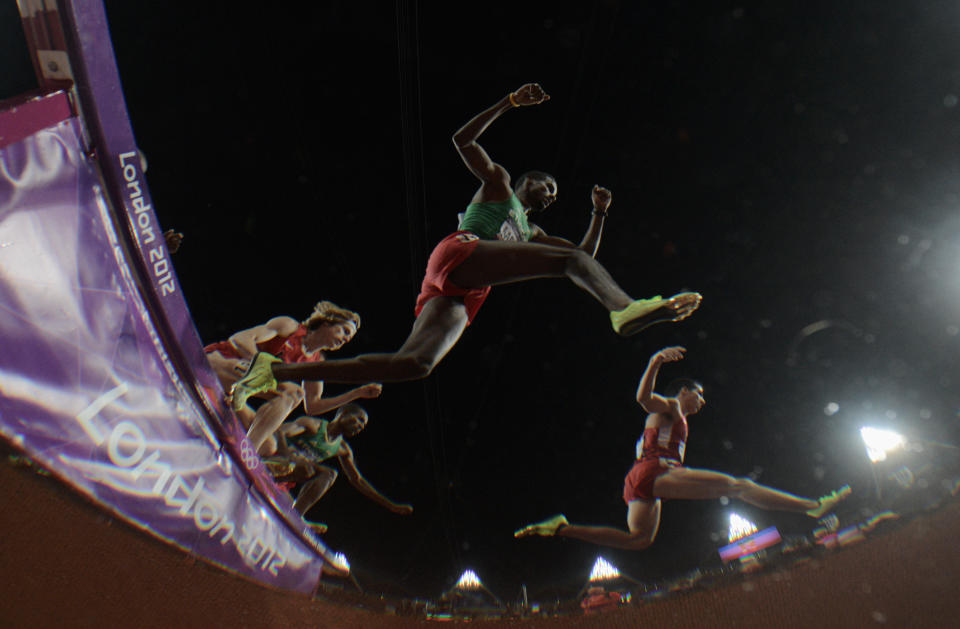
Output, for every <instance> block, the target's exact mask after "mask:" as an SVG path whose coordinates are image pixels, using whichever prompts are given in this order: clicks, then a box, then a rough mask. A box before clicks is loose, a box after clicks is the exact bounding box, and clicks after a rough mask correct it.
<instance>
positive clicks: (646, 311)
mask: <svg viewBox="0 0 960 629" xmlns="http://www.w3.org/2000/svg"><path fill="white" fill-rule="evenodd" d="M702 299H703V296H702V295H701V294H700V293H678V294H676V295H674V296H673V297H671V298H670V299H664V298H662V297H661V296H660V295H656V296H654V297H651V298H650V299H638V300H636V301H635V302H633V303H632V304H630V305H629V306H627V307H626V308H624V309H623V310H614V311H612V312H611V313H610V323H612V324H613V331H614V332H616V333H617V334H619V335H620V336H631V335H633V334H636V333H637V332H640V331H641V330H643V329H645V328H648V327H650V326H651V325H653V324H654V323H661V322H663V321H680V320H682V319H686V318H687V317H689V316H690V315H691V314H693V311H694V310H696V309H697V307H698V306H700V300H702Z"/></svg>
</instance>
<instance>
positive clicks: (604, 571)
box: [590, 557, 620, 582]
mask: <svg viewBox="0 0 960 629" xmlns="http://www.w3.org/2000/svg"><path fill="white" fill-rule="evenodd" d="M619 576H620V571H619V570H617V568H616V567H615V566H614V565H613V564H612V563H610V562H609V561H607V560H606V559H604V558H603V557H597V561H596V563H594V564H593V570H591V571H590V581H591V582H593V581H606V580H607V579H616V578H617V577H619Z"/></svg>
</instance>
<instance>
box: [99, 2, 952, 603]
mask: <svg viewBox="0 0 960 629" xmlns="http://www.w3.org/2000/svg"><path fill="white" fill-rule="evenodd" d="M106 4H107V9H108V16H109V19H110V21H111V28H112V32H113V36H114V45H115V48H116V54H117V58H118V63H119V66H120V71H121V76H122V79H123V82H124V89H125V93H126V98H127V104H128V107H129V109H130V114H131V118H132V121H133V126H134V131H135V134H136V137H137V140H138V143H139V145H140V147H141V149H142V150H143V151H144V152H145V153H146V155H147V157H148V159H149V165H150V168H149V172H148V175H147V179H148V182H149V185H150V188H151V193H152V195H153V198H154V201H155V207H156V210H157V214H158V216H159V219H160V221H161V223H163V224H164V225H165V226H169V227H175V228H177V229H178V230H180V231H183V232H185V233H186V239H185V241H184V244H183V247H182V249H181V251H180V252H179V253H178V254H177V255H176V258H175V262H176V266H177V270H178V273H179V278H180V281H181V284H182V287H183V290H184V292H185V295H186V297H187V301H188V303H189V304H190V308H191V310H192V312H193V316H194V319H195V321H196V324H197V328H198V330H199V332H200V335H201V337H202V338H203V339H204V340H205V341H213V340H218V339H221V338H224V337H226V336H227V335H229V334H230V333H232V332H233V331H235V330H238V329H242V328H245V327H249V326H251V325H254V324H257V323H260V322H262V321H264V320H266V319H268V318H269V317H271V316H275V315H279V314H288V315H291V316H294V317H296V318H303V317H305V316H306V315H307V314H308V313H309V312H310V310H311V308H312V306H313V304H314V303H315V302H316V301H318V300H320V299H330V300H333V301H335V302H337V303H339V304H341V305H343V306H347V307H350V308H353V309H355V310H357V311H359V312H360V313H361V315H362V316H363V326H362V328H361V330H360V332H359V334H358V336H357V338H356V340H354V341H353V342H352V343H351V344H350V345H348V346H347V347H345V348H344V349H342V350H340V353H341V354H342V355H352V354H354V353H360V352H364V351H384V350H390V349H393V348H395V347H397V346H398V345H399V344H400V342H401V341H402V340H403V338H404V337H405V336H406V333H407V331H408V330H409V326H410V324H411V323H412V321H413V312H412V309H413V300H414V297H415V294H416V287H417V286H418V285H419V281H420V276H421V272H422V267H423V264H424V262H425V259H426V256H427V254H428V253H429V250H430V248H431V247H432V246H433V244H434V243H435V242H436V241H437V240H439V239H440V238H441V237H442V236H444V235H445V234H447V233H448V232H450V231H452V229H453V228H454V227H455V224H456V216H455V215H456V213H457V212H458V211H461V210H462V208H463V207H464V206H465V205H466V203H467V202H468V201H469V199H470V196H471V195H472V193H473V191H474V190H475V188H476V182H475V180H473V178H472V176H471V175H470V174H469V173H468V172H467V170H466V169H465V168H464V167H463V166H462V164H461V162H460V159H459V158H458V156H457V155H456V153H455V151H454V149H453V147H452V145H451V143H450V136H451V135H452V133H453V132H454V131H455V130H456V129H457V128H458V127H459V126H460V125H461V124H463V123H464V122H466V121H467V120H468V119H469V118H470V117H471V116H473V115H474V114H476V113H478V112H479V111H481V110H482V109H484V108H486V107H487V106H489V105H491V104H492V103H494V102H495V101H496V100H498V99H499V98H501V97H502V96H503V95H505V94H506V93H507V92H508V91H510V90H512V89H516V88H517V87H519V86H520V85H521V84H523V83H525V82H528V81H537V82H539V83H541V84H542V85H543V87H544V88H545V89H546V90H547V91H548V92H549V93H550V94H551V96H552V99H551V100H550V102H548V103H546V104H544V105H542V106H539V107H535V108H525V109H522V110H517V111H510V112H508V113H506V114H505V115H504V116H503V117H502V118H501V119H500V120H498V121H496V122H495V123H494V125H493V126H492V127H491V128H490V129H489V130H488V131H487V133H486V134H485V135H484V136H483V137H482V138H481V143H482V145H483V146H484V147H485V148H486V149H487V150H488V152H489V153H490V154H491V156H492V157H493V158H494V159H495V160H496V161H498V162H500V163H502V164H503V165H504V166H505V167H506V168H507V169H508V170H509V171H511V172H512V173H514V174H518V173H520V172H523V171H525V170H530V169H534V168H536V169H543V170H548V171H550V172H553V173H555V174H556V176H557V178H558V180H559V184H560V201H559V202H558V203H557V205H556V206H554V207H553V208H551V209H550V211H549V212H548V213H547V214H545V215H544V216H542V217H539V219H538V220H537V222H538V224H540V225H541V226H542V227H543V228H544V229H545V230H546V231H547V232H548V233H554V234H557V235H562V236H565V237H567V238H569V239H571V240H579V238H580V236H581V234H582V232H583V230H584V229H585V228H586V225H587V222H588V219H589V208H590V205H589V191H590V187H591V186H592V185H593V184H594V183H599V184H601V185H605V186H607V187H609V188H610V189H611V190H613V193H614V202H613V206H612V208H611V214H610V218H609V219H608V221H607V228H606V232H605V234H604V239H603V243H602V245H601V249H600V254H599V256H598V257H599V259H600V261H601V262H603V264H604V265H605V266H607V268H608V269H609V270H610V271H611V273H612V274H613V275H614V277H616V278H617V279H618V280H619V281H620V282H621V283H622V285H623V286H624V288H625V289H626V290H627V291H628V292H630V293H632V294H634V295H636V296H647V295H649V294H654V293H662V294H672V293H675V292H678V291H679V290H681V289H684V288H688V289H694V290H698V291H700V292H702V293H703V294H704V303H703V306H702V307H701V309H700V311H699V312H698V313H697V314H696V315H695V316H694V317H693V318H691V319H690V320H688V321H686V322H683V323H681V324H676V325H663V326H658V327H655V328H653V329H651V330H649V331H647V332H645V333H643V334H641V335H638V336H636V337H632V338H630V339H622V338H619V337H617V336H616V335H615V334H613V333H612V332H611V331H610V330H609V327H608V323H607V318H606V316H605V314H604V312H603V310H602V309H601V308H600V307H598V306H597V305H596V304H595V303H594V302H593V301H592V300H591V299H590V298H589V296H587V295H585V294H584V293H581V292H580V291H578V290H577V289H576V288H575V287H573V286H572V285H570V284H569V283H568V282H565V281H562V280H553V281H538V282H532V283H527V284H523V285H518V286H509V287H501V288H497V289H495V290H494V291H493V293H492V295H491V297H490V299H489V300H488V302H487V304H486V305H485V306H484V308H483V310H482V311H481V313H480V315H479V316H478V318H477V320H476V322H475V324H474V325H473V326H472V327H471V328H469V329H468V331H467V333H466V335H465V337H464V338H463V340H462V341H461V343H460V344H459V345H458V346H457V347H456V348H455V349H454V351H453V352H452V353H451V355H450V356H448V358H447V359H446V360H445V361H444V363H443V364H442V365H441V366H440V368H439V369H438V371H437V373H435V374H434V376H432V377H431V378H430V379H429V380H428V381H427V382H426V384H424V383H406V384H394V385H389V386H387V387H386V388H385V390H384V393H383V396H382V397H381V398H380V399H379V400H374V401H369V402H368V403H367V404H366V407H367V409H368V410H369V412H370V414H371V422H370V426H369V428H368V429H367V431H366V432H365V433H364V434H362V435H361V436H359V437H358V438H357V439H356V440H355V441H354V450H355V452H356V455H357V460H358V464H359V466H360V468H361V470H362V471H364V472H365V473H366V475H367V477H368V478H369V479H370V480H371V481H372V482H373V483H374V485H376V486H377V487H378V488H380V489H381V490H382V491H383V492H384V493H385V494H387V495H389V496H391V497H392V498H394V499H397V500H403V501H409V502H411V503H413V504H414V506H415V509H416V510H415V513H414V515H412V516H410V517H408V518H403V517H400V516H395V515H392V514H389V513H387V512H385V511H383V510H382V509H380V508H378V507H377V506H376V505H374V504H372V503H370V502H368V501H366V500H365V499H364V498H362V497H361V496H359V495H358V494H357V493H356V492H355V491H354V490H353V489H352V487H350V485H349V484H348V483H347V482H346V479H345V478H343V477H341V479H340V481H338V482H337V484H336V486H335V487H334V489H333V490H332V491H331V494H330V495H329V496H328V497H327V498H325V499H324V501H323V502H322V503H321V504H320V505H319V506H318V508H317V509H316V510H315V511H314V512H313V513H312V515H313V516H314V517H316V518H317V519H320V520H323V521H325V522H328V523H329V524H330V527H331V530H330V533H329V534H328V535H327V538H326V539H327V542H328V543H329V545H330V546H331V547H333V548H334V549H337V550H343V551H344V552H345V553H346V554H347V556H348V557H349V558H350V560H351V562H352V563H353V565H354V570H355V573H356V575H357V578H358V579H359V580H360V582H361V583H362V584H364V585H365V586H367V587H368V588H369V589H372V590H374V591H376V590H380V591H387V592H390V593H399V594H407V595H423V596H435V595H437V594H438V593H439V592H440V591H442V590H444V589H447V588H448V587H450V586H451V585H452V584H453V582H454V581H455V580H456V579H457V577H458V576H459V575H460V573H461V572H462V571H463V570H464V569H466V568H472V569H474V570H476V571H477V572H478V574H479V575H480V577H481V578H482V579H484V581H485V583H486V584H487V585H488V587H490V588H491V589H492V590H493V591H494V592H496V593H497V594H498V595H500V596H501V597H502V598H506V599H513V598H515V597H516V596H517V595H518V593H519V588H520V584H521V583H526V584H527V585H528V587H529V588H530V593H531V596H532V597H533V598H534V599H535V600H536V599H538V598H540V599H549V598H552V597H553V595H554V594H555V593H558V592H563V593H566V592H567V591H568V590H570V589H573V590H574V591H576V589H577V588H578V587H579V586H580V585H581V583H582V582H583V580H584V579H585V577H586V574H587V573H588V572H589V569H590V567H591V565H592V564H593V561H594V559H595V557H596V556H597V555H598V552H600V553H602V554H603V556H604V557H606V558H607V559H609V560H610V561H611V562H612V563H614V564H615V565H617V566H618V567H620V568H621V569H622V570H624V571H625V572H627V573H628V574H630V575H632V576H634V577H635V578H638V579H641V580H646V581H655V580H657V579H662V578H669V577H674V576H677V575H679V574H681V573H683V572H685V571H688V570H690V569H692V568H694V567H696V566H697V565H702V564H708V563H711V562H712V563H717V562H718V560H717V559H716V553H715V550H716V547H717V546H718V545H719V543H718V542H716V541H715V540H712V539H711V533H717V532H721V533H725V526H726V518H727V515H728V513H729V512H730V507H724V506H722V505H720V504H718V503H717V502H712V501H711V502H703V503H679V502H671V503H668V504H667V505H665V507H664V512H663V521H662V526H661V532H660V536H659V538H658V540H657V542H656V544H655V545H654V546H653V547H652V548H651V549H649V550H647V551H644V552H642V553H636V552H634V553H631V552H626V551H613V550H608V549H603V550H602V551H598V549H597V548H596V547H591V546H588V545H586V544H582V543H578V542H573V541H568V540H540V539H533V540H520V541H515V540H514V539H513V538H512V536H511V533H512V531H513V530H514V529H515V528H516V527H518V526H519V525H521V524H523V523H525V522H528V521H531V520H534V519H540V518H541V517H546V516H549V515H551V514H553V513H556V512H558V511H563V512H564V513H565V514H566V515H567V516H568V518H570V520H571V521H577V522H584V523H608V524H613V525H618V526H623V525H624V524H625V507H624V504H623V502H622V500H621V498H620V492H621V489H622V478H623V474H624V473H625V471H626V470H627V469H628V467H629V466H630V463H631V459H632V456H633V447H634V441H635V439H636V438H637V436H639V434H640V432H641V429H642V422H643V419H644V415H643V413H642V410H641V409H640V408H639V406H637V405H636V403H635V402H634V401H633V394H634V390H635V387H636V384H637V380H638V379H639V377H640V375H641V373H642V371H643V368H644V366H645V365H646V361H647V359H648V357H649V355H650V354H651V353H653V352H654V351H656V350H657V349H659V348H661V347H663V346H666V345H676V344H680V345H684V346H686V347H687V348H688V350H689V352H688V357H687V359H686V360H685V361H684V362H683V363H681V364H679V365H670V366H667V367H666V368H665V369H664V373H663V377H662V378H661V383H665V382H666V381H667V380H669V379H671V378H672V377H677V376H680V375H688V376H691V377H696V378H698V379H700V380H702V382H703V383H704V385H705V387H706V395H707V399H708V405H707V407H706V409H705V410H704V411H703V412H702V413H701V414H700V415H696V416H694V417H693V418H692V419H691V437H690V442H689V445H688V449H687V463H688V464H689V465H691V466H695V467H706V468H712V469H718V470H721V471H726V472H729V473H733V474H738V475H742V474H748V473H751V472H753V473H754V474H756V475H758V476H757V478H758V480H759V481H760V482H763V483H766V484H771V485H775V486H779V487H782V488H784V489H787V490H790V491H794V492H797V493H800V494H807V495H820V494H821V493H823V492H825V491H827V490H829V489H832V488H834V487H836V486H838V485H840V484H842V483H844V482H849V483H851V484H852V485H853V486H854V489H855V491H856V490H862V491H859V492H858V493H857V494H855V496H854V498H851V501H850V507H849V509H848V511H849V512H850V513H851V517H856V515H857V509H858V508H860V507H869V501H868V499H867V497H866V496H867V495H868V494H869V488H870V483H871V482H872V481H871V479H870V471H869V468H868V464H867V460H866V457H865V455H864V453H863V447H862V444H861V442H860V440H859V436H858V434H857V428H859V426H861V425H863V424H866V423H870V424H873V425H878V426H883V427H890V428H894V429H897V430H899V431H901V432H903V433H906V434H907V435H909V436H913V437H916V438H922V439H928V440H933V441H946V442H954V443H955V442H957V440H958V436H960V435H958V433H960V426H958V421H957V414H956V411H957V408H958V407H960V399H958V398H960V395H958V393H957V385H958V375H957V350H958V343H960V338H958V334H957V327H956V326H960V314H958V307H960V282H958V280H957V278H956V274H955V272H954V269H956V267H957V265H958V264H960V247H958V244H960V216H958V208H960V179H958V174H960V172H958V170H960V160H958V158H957V151H956V144H957V142H958V139H960V119H958V106H957V102H958V96H960V61H958V60H960V38H958V37H957V36H956V32H955V31H956V25H957V24H958V23H960V7H958V6H957V4H956V3H953V2H946V1H936V2H933V1H923V2H916V3H906V2H890V1H884V0H880V1H877V0H869V1H868V0H856V1H853V2H846V3H840V5H838V4H837V3H834V2H802V3H801V2H795V3H769V2H767V3H764V2H745V3H729V2H719V3H696V2H682V1H678V2H668V3H635V2H622V1H618V0H603V1H599V2H582V3H575V6H569V7H561V6H558V5H560V4H570V5H574V3H556V2H527V3H523V4H522V8H518V3H506V2H493V3H486V4H483V5H482V6H481V5H477V7H476V8H474V7H472V6H471V5H469V4H467V3H459V2H438V1H428V2H422V3H420V4H419V6H418V7H416V10H414V9H413V8H411V7H409V6H407V7H406V10H407V11H408V12H406V13H404V12H402V11H401V12H400V17H399V19H398V11H397V7H396V5H394V4H391V3H360V2H345V1H333V0H327V1H324V2H317V3H302V6H300V7H298V8H296V9H289V8H288V6H289V5H274V6H270V7H267V6H266V5H262V6H261V7H259V8H257V9H256V10H248V9H243V8H238V7H239V6H240V5H237V4H236V3H226V2H211V3H192V4H191V5H190V6H189V7H187V6H185V5H183V4H182V3H181V4H171V3H167V2H137V3H130V2H120V1H113V0H108V1H107V3H106ZM397 4H399V5H401V6H406V5H409V4H414V3H413V2H412V1H411V2H407V3H404V2H398V3H397ZM773 5H777V6H773ZM779 5H783V6H779ZM398 24H399V25H401V27H402V28H400V27H398ZM398 32H399V33H400V41H401V44H400V45H399V46H398ZM411 42H415V44H412V43H411ZM401 52H402V54H400V53H401ZM417 61H418V62H419V67H417V63H416V62H417ZM401 112H403V113H401ZM404 125H406V133H405V126H404ZM417 146H421V147H422V158H418V156H417V150H416V147H417ZM421 178H422V179H421ZM821 320H830V321H834V322H838V323H839V325H835V326H833V327H828V328H827V329H825V330H824V331H821V332H818V333H816V334H813V335H810V336H808V337H803V338H802V337H799V336H798V335H799V334H800V331H801V329H802V328H804V326H806V325H808V324H810V323H813V322H816V321H821ZM331 356H336V354H332V355H331ZM329 390H330V391H331V392H334V391H337V390H340V389H339V388H337V387H334V386H330V388H329ZM829 402H835V403H837V404H839V407H840V411H839V412H838V413H836V414H834V415H827V414H825V413H824V407H825V406H826V405H827V403H829ZM736 507H737V512H738V513H741V514H743V515H745V516H746V517H748V518H749V519H751V520H753V521H754V522H756V523H758V524H759V525H761V526H769V525H776V526H778V527H779V528H780V529H781V531H782V532H784V533H795V534H803V533H807V532H809V529H810V526H811V525H810V522H809V521H807V520H806V519H805V518H802V517H800V516H793V515H782V514H771V513H764V512H761V511H758V510H756V509H753V508H750V507H747V506H743V505H736Z"/></svg>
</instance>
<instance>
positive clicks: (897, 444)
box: [860, 426, 907, 463]
mask: <svg viewBox="0 0 960 629" xmlns="http://www.w3.org/2000/svg"><path fill="white" fill-rule="evenodd" d="M860 437H861V438H862V439H863V443H864V444H865V445H866V446H867V456H868V457H870V462H871V463H877V462H879V461H883V460H885V459H886V458H887V453H888V452H892V451H893V450H896V449H897V448H902V447H903V446H904V445H906V443H907V440H906V439H905V438H904V437H903V435H901V434H899V433H896V432H893V431H892V430H880V429H879V428H870V427H868V426H864V427H863V428H861V429H860Z"/></svg>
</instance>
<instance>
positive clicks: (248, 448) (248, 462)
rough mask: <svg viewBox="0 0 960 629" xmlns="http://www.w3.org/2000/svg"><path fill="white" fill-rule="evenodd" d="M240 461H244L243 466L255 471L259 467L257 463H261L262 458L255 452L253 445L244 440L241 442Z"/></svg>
mask: <svg viewBox="0 0 960 629" xmlns="http://www.w3.org/2000/svg"><path fill="white" fill-rule="evenodd" d="M240 459H241V460H242V461H243V465H244V466H245V467H246V468H247V469H248V470H252V469H254V468H255V467H257V463H259V462H260V457H259V456H258V455H257V453H256V452H255V451H254V449H253V445H252V444H251V443H250V441H249V440H247V439H244V440H243V441H241V442H240Z"/></svg>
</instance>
